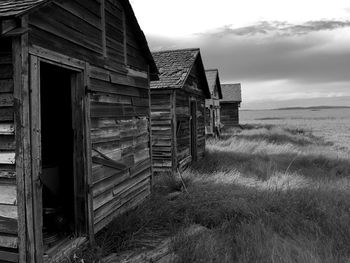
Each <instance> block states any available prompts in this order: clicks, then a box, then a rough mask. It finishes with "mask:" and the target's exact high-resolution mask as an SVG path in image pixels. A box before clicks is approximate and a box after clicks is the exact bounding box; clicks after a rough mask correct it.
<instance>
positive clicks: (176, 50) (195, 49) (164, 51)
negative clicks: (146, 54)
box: [152, 48, 200, 54]
mask: <svg viewBox="0 0 350 263" xmlns="http://www.w3.org/2000/svg"><path fill="white" fill-rule="evenodd" d="M178 51H200V48H183V49H168V50H160V51H152V53H153V54H155V53H168V52H178Z"/></svg>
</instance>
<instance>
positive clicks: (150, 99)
mask: <svg viewBox="0 0 350 263" xmlns="http://www.w3.org/2000/svg"><path fill="white" fill-rule="evenodd" d="M147 83H148V105H149V106H148V114H149V122H148V126H149V127H148V132H149V156H150V162H151V193H153V188H154V171H153V149H152V138H153V137H152V110H151V107H152V96H151V79H150V69H149V66H148V68H147Z"/></svg>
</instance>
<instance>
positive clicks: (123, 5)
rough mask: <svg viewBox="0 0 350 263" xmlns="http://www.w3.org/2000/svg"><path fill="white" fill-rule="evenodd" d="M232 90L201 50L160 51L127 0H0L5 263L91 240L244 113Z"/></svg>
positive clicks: (1, 250) (56, 255)
mask: <svg viewBox="0 0 350 263" xmlns="http://www.w3.org/2000/svg"><path fill="white" fill-rule="evenodd" d="M225 87H226V86H225V85H220V80H219V75H218V71H217V70H214V71H213V70H212V71H207V72H206V71H205V68H204V66H203V62H202V58H201V54H200V50H199V49H187V50H176V51H162V52H157V53H153V54H152V53H151V52H150V49H149V47H148V44H147V41H146V38H145V35H144V33H143V32H142V30H141V28H140V26H139V24H138V22H137V19H136V17H135V15H134V12H133V10H132V7H131V5H130V3H129V1H128V0H2V1H0V262H20V263H24V262H27V263H36V262H37V263H40V262H55V261H57V260H59V259H60V258H61V257H62V256H66V255H67V254H69V251H70V250H71V249H74V247H75V246H76V245H77V244H80V243H83V242H86V241H87V240H89V241H90V242H91V243H93V242H94V236H95V234H96V233H97V232H99V231H100V230H101V229H103V228H104V227H106V226H107V225H108V224H109V223H110V222H112V221H113V220H114V219H115V218H116V217H117V216H118V215H120V214H122V213H125V212H127V211H129V210H131V209H132V208H134V207H136V206H137V205H139V204H140V203H142V202H143V201H144V200H145V199H146V198H147V197H148V196H149V195H150V193H151V189H152V182H153V175H154V173H155V172H158V173H159V172H170V173H174V172H175V171H177V170H178V169H179V170H182V169H184V168H185V167H187V166H188V165H189V164H190V163H191V162H193V161H196V160H198V159H199V158H201V157H202V156H203V155H204V153H205V140H206V131H207V133H209V134H210V133H214V132H215V129H217V128H220V126H221V125H222V123H223V124H224V125H227V126H229V125H232V124H234V121H238V117H235V119H234V120H233V119H231V117H230V116H231V113H235V114H237V112H238V111H237V110H238V108H237V105H239V103H240V101H237V99H236V98H233V97H232V98H231V97H229V96H231V95H232V94H231V93H232V92H228V93H226V91H225V89H226V88H225ZM227 87H228V89H230V87H229V86H227ZM235 87H236V86H235ZM237 93H238V92H237ZM226 94H227V95H226ZM236 95H237V94H236ZM234 107H235V108H234ZM236 108H237V109H236Z"/></svg>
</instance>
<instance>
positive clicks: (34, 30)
mask: <svg viewBox="0 0 350 263" xmlns="http://www.w3.org/2000/svg"><path fill="white" fill-rule="evenodd" d="M104 6H105V12H102V11H101V1H96V0H82V1H78V0H70V1H59V0H57V1H54V2H53V3H52V4H50V5H48V6H45V7H43V8H41V9H39V10H38V11H36V12H34V13H32V14H30V16H29V27H30V34H29V41H30V45H36V46H40V47H43V48H46V49H49V50H52V51H56V52H59V53H63V54H65V55H67V56H70V57H74V58H77V59H80V60H83V61H87V62H89V63H91V64H93V65H96V66H100V67H102V68H109V69H112V70H114V71H117V72H120V73H123V74H126V73H127V72H126V70H125V65H128V66H129V67H131V68H133V69H136V70H140V71H143V72H147V71H148V63H147V61H146V59H145V57H144V54H143V52H142V49H141V47H140V45H139V42H138V40H139V38H138V37H136V33H135V32H134V30H133V28H132V25H131V22H130V21H129V19H128V18H127V17H126V14H125V13H124V7H123V6H122V4H121V1H119V0H104ZM104 36H105V38H104ZM105 49H106V52H104V50H105Z"/></svg>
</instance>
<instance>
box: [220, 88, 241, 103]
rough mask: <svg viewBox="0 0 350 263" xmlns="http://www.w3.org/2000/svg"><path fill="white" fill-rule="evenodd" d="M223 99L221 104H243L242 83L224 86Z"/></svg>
mask: <svg viewBox="0 0 350 263" xmlns="http://www.w3.org/2000/svg"><path fill="white" fill-rule="evenodd" d="M221 90H222V95H223V99H222V100H220V101H221V102H242V94H241V83H236V84H222V85H221Z"/></svg>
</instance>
